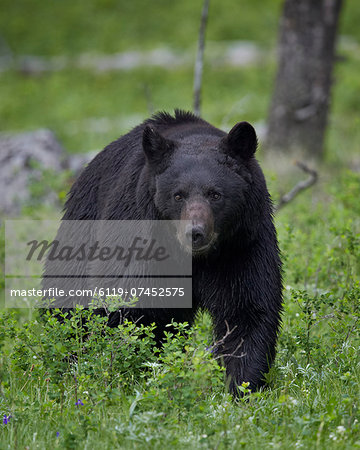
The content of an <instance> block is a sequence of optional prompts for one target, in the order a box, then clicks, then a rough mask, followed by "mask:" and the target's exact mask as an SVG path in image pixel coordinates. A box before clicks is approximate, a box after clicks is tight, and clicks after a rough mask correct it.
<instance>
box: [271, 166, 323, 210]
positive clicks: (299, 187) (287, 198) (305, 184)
mask: <svg viewBox="0 0 360 450" xmlns="http://www.w3.org/2000/svg"><path fill="white" fill-rule="evenodd" d="M295 164H296V165H297V166H298V167H299V168H300V169H301V170H302V171H303V172H305V173H308V174H309V175H310V176H309V178H307V179H306V180H302V181H299V183H297V184H296V185H295V186H294V187H293V188H292V189H291V191H290V192H288V193H287V194H285V195H283V196H282V197H281V198H280V200H279V202H278V204H277V205H276V206H275V208H274V211H275V212H278V211H279V209H281V208H282V207H283V206H284V205H286V204H287V203H289V202H291V201H292V200H293V199H294V198H295V197H296V196H297V195H298V194H299V193H300V192H301V191H304V190H305V189H308V188H309V187H310V186H312V185H314V184H315V183H316V182H317V180H318V173H317V171H316V170H313V169H310V167H308V166H307V165H306V164H305V163H304V162H301V161H296V162H295Z"/></svg>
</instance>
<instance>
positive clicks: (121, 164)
mask: <svg viewBox="0 0 360 450" xmlns="http://www.w3.org/2000/svg"><path fill="white" fill-rule="evenodd" d="M256 146H257V140H256V134H255V131H254V130H253V128H252V127H251V125H249V124H247V123H245V122H242V123H241V124H238V125H236V126H235V127H234V128H233V130H232V131H231V132H230V133H229V134H228V135H227V134H226V133H224V132H223V131H221V130H219V129H217V128H215V127H213V126H212V125H210V124H208V123H207V122H205V121H204V120H202V119H200V118H198V117H196V116H194V115H193V114H191V113H188V112H183V111H179V110H176V111H175V116H174V117H173V116H171V115H169V114H167V113H160V114H157V115H155V116H153V117H152V118H151V119H148V120H146V121H145V122H144V123H142V124H141V125H139V126H137V127H136V128H134V129H133V130H132V131H130V132H129V133H128V134H126V135H125V136H123V137H121V138H119V139H118V140H116V141H115V142H112V143H111V144H109V145H108V146H107V147H106V148H105V149H104V150H103V151H102V152H101V153H99V154H98V155H97V156H96V157H95V158H94V159H93V161H91V162H90V164H89V165H88V166H87V167H86V168H85V170H84V171H83V173H82V174H81V176H80V177H79V178H78V179H77V181H76V182H75V183H74V185H73V187H72V188H71V190H70V193H69V197H68V200H67V202H66V206H65V209H66V212H65V214H64V217H63V218H64V219H83V220H84V219H85V220H95V219H119V220H134V219H153V220H156V219H172V218H177V219H179V218H180V214H181V205H179V202H174V194H175V193H176V192H177V191H181V193H182V195H184V202H187V201H192V200H191V199H193V198H196V199H198V200H199V201H200V202H203V203H204V204H205V203H206V205H210V209H211V213H212V217H213V228H214V230H215V232H216V233H217V236H218V237H217V239H216V241H215V242H214V244H212V246H211V248H210V249H208V250H207V251H206V252H205V253H204V254H202V255H200V256H198V257H194V259H193V305H194V306H193V309H171V310H159V309H151V310H140V311H137V310H132V311H131V313H130V315H131V317H132V318H133V319H136V318H137V317H139V316H140V315H141V316H143V319H142V321H143V322H144V323H150V322H152V321H155V322H156V323H157V326H158V330H159V331H162V330H163V327H164V326H165V325H166V324H167V323H169V322H170V321H171V319H172V318H174V319H175V320H176V321H189V322H190V323H191V322H192V321H193V319H194V317H195V314H196V312H197V311H198V310H199V309H204V310H207V311H209V312H210V314H211V316H212V318H213V322H214V329H215V335H216V339H217V340H218V341H220V340H221V339H222V338H223V337H224V336H225V334H226V332H227V327H228V328H229V329H230V330H232V332H231V334H230V335H228V337H227V338H226V339H225V341H224V342H223V343H222V345H220V346H219V348H218V352H220V354H223V355H225V356H224V364H225V366H226V370H227V374H228V376H229V383H230V390H231V392H233V393H235V394H237V388H236V386H237V385H239V384H241V383H242V382H244V381H249V382H250V388H251V389H256V388H258V387H259V386H261V385H262V384H263V374H264V373H266V372H267V371H268V369H269V366H270V365H271V363H272V361H273V359H274V356H275V345H276V339H277V333H278V329H279V324H280V313H281V304H282V294H281V292H282V282H281V262H280V258H279V251H278V246H277V238H276V231H275V228H274V225H273V220H272V206H271V200H270V197H269V194H268V191H267V188H266V183H265V179H264V176H263V173H262V171H261V169H260V167H259V165H258V163H257V161H256V159H255V158H254V152H255V150H256ZM143 147H144V148H143ZM155 181H156V182H155ZM213 191H216V192H219V193H220V194H221V196H220V199H216V200H214V199H213V197H214V196H213V194H211V192H213ZM211 195H212V197H209V196H211ZM180 203H181V202H180ZM118 321H119V316H118V315H114V316H113V317H112V318H111V320H110V326H116V325H117V323H118ZM242 353H244V356H243V357H239V356H240V355H241V354H242Z"/></svg>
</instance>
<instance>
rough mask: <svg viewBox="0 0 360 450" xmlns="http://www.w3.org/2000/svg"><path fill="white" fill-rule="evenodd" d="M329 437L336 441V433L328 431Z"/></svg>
mask: <svg viewBox="0 0 360 450" xmlns="http://www.w3.org/2000/svg"><path fill="white" fill-rule="evenodd" d="M329 439H331V440H333V441H336V439H337V437H336V434H335V433H330V434H329Z"/></svg>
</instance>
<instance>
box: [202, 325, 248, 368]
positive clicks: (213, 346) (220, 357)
mask: <svg viewBox="0 0 360 450" xmlns="http://www.w3.org/2000/svg"><path fill="white" fill-rule="evenodd" d="M225 325H226V333H225V334H224V336H223V337H222V338H221V339H220V340H219V341H217V342H215V343H214V344H213V345H212V346H211V347H210V349H209V351H210V352H211V353H214V351H215V352H216V351H217V349H218V348H219V347H220V346H221V345H224V344H225V341H226V339H227V338H228V337H229V336H230V335H231V333H233V332H234V330H235V329H236V328H237V325H235V326H234V328H232V329H231V330H230V327H229V324H228V322H227V320H225ZM243 343H244V339H241V341H240V343H239V345H238V346H237V347H236V349H235V350H234V351H233V352H232V353H222V354H220V355H218V356H215V357H214V359H222V358H225V357H231V358H243V357H244V356H246V353H244V352H242V353H241V354H240V355H237V354H236V353H237V351H238V350H239V348H240V347H241V346H242V345H243Z"/></svg>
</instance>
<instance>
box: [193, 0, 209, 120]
mask: <svg viewBox="0 0 360 450" xmlns="http://www.w3.org/2000/svg"><path fill="white" fill-rule="evenodd" d="M209 3H210V0H204V5H203V9H202V12H201V22H200V31H199V43H198V51H197V55H196V61H195V72H194V112H195V114H196V115H198V116H200V112H201V84H202V73H203V67H204V49H205V31H206V24H207V18H208V13H209Z"/></svg>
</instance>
